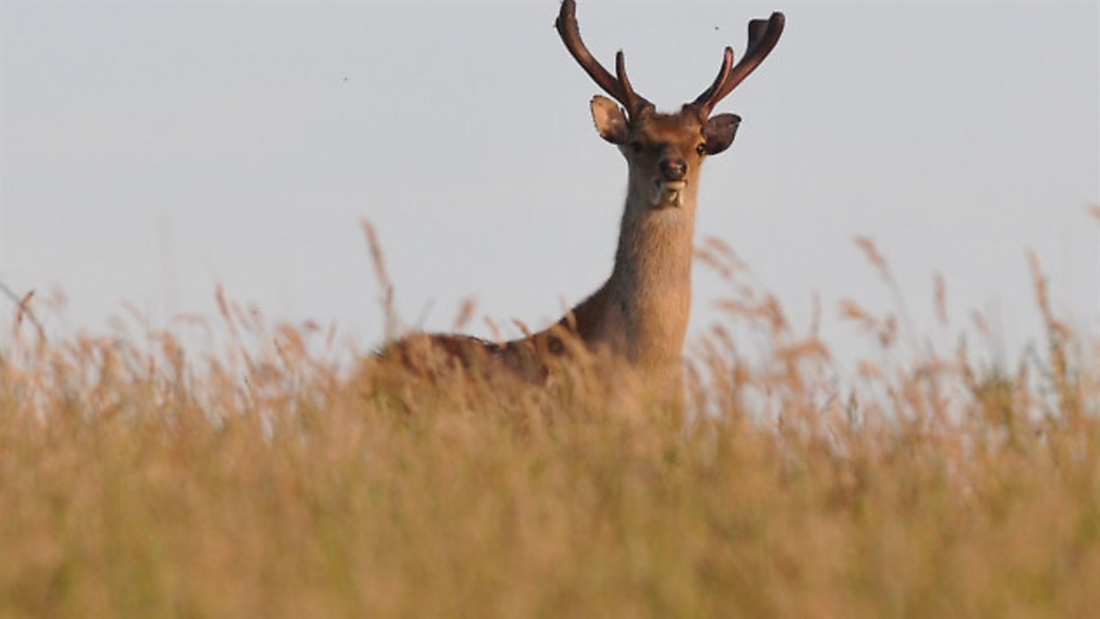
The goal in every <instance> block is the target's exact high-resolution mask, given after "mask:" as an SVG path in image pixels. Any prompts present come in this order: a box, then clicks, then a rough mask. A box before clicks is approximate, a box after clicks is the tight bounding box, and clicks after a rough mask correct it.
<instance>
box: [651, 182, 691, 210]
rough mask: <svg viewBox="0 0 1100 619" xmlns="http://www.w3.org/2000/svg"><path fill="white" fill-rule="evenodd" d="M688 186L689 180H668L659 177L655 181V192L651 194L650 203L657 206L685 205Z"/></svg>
mask: <svg viewBox="0 0 1100 619" xmlns="http://www.w3.org/2000/svg"><path fill="white" fill-rule="evenodd" d="M686 188H687V181H666V180H664V179H660V178H658V179H656V180H654V181H653V193H652V194H651V196H650V203H651V204H652V205H653V206H654V207H655V208H658V207H662V206H675V207H680V206H683V205H684V190H685V189H686Z"/></svg>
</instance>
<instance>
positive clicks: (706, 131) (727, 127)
mask: <svg viewBox="0 0 1100 619" xmlns="http://www.w3.org/2000/svg"><path fill="white" fill-rule="evenodd" d="M740 124H741V117H740V116H738V115H737V114H719V115H717V116H711V117H710V119H708V120H707V124H706V125H705V126H704V127H703V138H704V139H705V140H706V141H707V154H708V155H717V154H718V153H720V152H722V151H724V150H726V149H727V148H729V147H730V144H733V136H734V135H736V134H737V127H738V125H740Z"/></svg>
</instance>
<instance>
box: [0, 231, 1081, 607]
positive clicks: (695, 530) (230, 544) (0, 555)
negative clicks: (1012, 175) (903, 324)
mask: <svg viewBox="0 0 1100 619" xmlns="http://www.w3.org/2000/svg"><path fill="white" fill-rule="evenodd" d="M865 250H866V251H867V253H868V256H869V257H870V258H871V261H872V263H874V264H875V265H876V267H878V268H879V269H880V271H881V272H882V273H883V274H884V275H886V276H887V278H888V281H889V270H888V267H887V266H886V265H885V262H884V261H882V260H881V258H880V257H879V256H878V254H877V252H876V251H874V248H873V246H871V245H869V244H865ZM702 254H703V259H704V261H706V262H708V263H710V264H711V265H712V266H715V267H717V268H718V269H719V271H720V272H723V273H725V274H726V275H727V276H728V277H730V278H731V280H736V279H737V272H738V269H739V268H740V267H739V266H738V265H737V263H736V261H735V260H734V259H733V258H732V256H730V255H729V254H728V252H727V251H725V250H724V249H723V248H722V247H721V245H720V244H716V243H709V244H707V245H706V246H705V247H704V250H703V251H702ZM1033 266H1034V276H1035V283H1036V298H1037V300H1038V302H1039V306H1040V308H1041V310H1042V314H1043V316H1044V320H1045V325H1044V326H1045V332H1046V333H1047V341H1046V342H1045V345H1044V350H1043V352H1042V353H1041V354H1033V355H1024V356H1023V357H1024V360H1023V361H1022V362H1021V363H1020V365H1019V367H1015V368H1004V367H999V366H995V365H990V364H988V363H985V362H982V361H979V360H975V359H972V358H971V357H970V354H971V353H969V352H968V351H967V349H966V347H965V346H963V345H960V346H959V348H958V349H957V350H954V351H951V353H950V354H948V355H944V356H939V355H936V354H933V353H930V352H929V353H924V354H921V355H919V356H918V358H916V359H912V360H907V361H897V360H896V359H895V358H896V357H897V356H898V355H899V354H900V353H899V352H898V350H897V349H898V346H896V341H897V339H898V337H899V336H898V330H899V327H898V322H899V321H898V320H897V318H896V317H893V316H872V315H870V314H869V313H868V312H866V311H865V310H863V309H862V308H861V307H859V306H858V305H857V304H856V303H854V302H847V303H845V305H844V308H843V311H844V312H845V313H846V315H847V316H848V317H849V318H851V319H852V320H853V321H854V322H855V323H856V324H857V325H858V326H859V327H860V328H862V329H865V330H866V331H867V332H868V334H869V335H870V337H872V338H873V339H874V341H876V342H877V343H878V345H879V346H880V347H881V349H882V351H883V355H882V358H883V359H886V360H887V361H885V362H884V361H881V360H880V361H876V362H871V361H865V362H863V363H861V364H860V366H859V368H858V376H856V377H854V378H853V379H852V381H851V384H842V385H837V384H835V380H834V379H833V378H832V377H834V376H835V374H836V372H835V368H834V365H835V362H834V361H833V360H832V358H831V356H830V354H829V349H828V346H827V344H826V343H824V342H821V341H819V340H818V339H817V338H816V336H815V335H813V334H809V335H805V336H799V335H796V334H795V333H794V332H793V330H792V329H791V328H790V327H789V326H788V325H787V323H786V320H785V319H784V317H783V314H782V310H781V308H780V307H779V306H778V304H777V303H776V302H775V300H774V299H773V298H772V297H770V296H769V295H767V294H765V293H762V292H760V291H759V290H756V289H753V288H752V287H746V286H742V285H740V284H738V285H735V286H732V287H731V288H732V289H733V290H734V292H733V293H731V298H730V299H727V300H725V301H724V303H725V307H726V310H727V311H728V313H729V316H730V322H731V324H734V325H735V327H730V326H729V325H726V326H717V327H715V329H714V331H713V332H712V334H711V336H710V337H709V338H708V339H707V340H705V341H703V342H700V343H698V344H697V345H696V346H694V347H693V350H692V351H691V353H690V355H689V358H690V368H689V373H688V376H689V402H688V411H687V416H686V421H684V422H683V423H678V422H673V421H671V420H670V419H669V418H668V417H667V416H665V415H663V412H662V411H659V410H652V409H651V408H649V407H646V406H645V405H644V403H642V404H641V405H639V406H637V407H632V408H629V409H612V408H611V407H608V406H606V402H605V401H603V400H602V399H601V398H599V397H596V396H595V395H594V392H592V391H588V390H586V388H585V386H584V381H583V380H577V381H574V382H572V383H570V385H568V388H564V389H557V390H553V391H551V392H542V391H533V390H531V389H527V388H524V387H521V386H518V385H511V384H509V383H508V382H507V381H494V382H493V383H492V384H471V383H469V382H466V383H462V384H459V383H458V382H455V383H454V384H449V385H444V386H443V387H442V388H441V389H440V390H438V391H434V392H429V391H425V390H423V389H421V390H419V391H416V390H413V391H408V392H405V393H379V392H377V391H372V390H371V389H370V388H369V386H368V385H367V384H366V383H365V382H363V381H361V380H358V379H356V378H349V377H348V374H349V372H347V371H344V370H342V369H341V368H340V367H339V364H338V363H336V362H335V361H333V360H332V358H334V356H333V355H327V354H324V353H318V352H316V349H317V347H316V346H315V345H314V344H315V343H313V342H312V340H313V339H316V338H318V337H320V336H319V335H318V334H317V333H315V332H313V331H312V330H311V329H298V328H292V327H288V326H279V327H275V328H268V327H266V326H265V325H263V324H262V321H259V320H257V319H256V318H255V317H254V316H252V315H251V314H250V313H249V312H247V311H243V310H241V309H240V308H238V307H236V306H234V305H232V304H229V303H226V302H224V300H223V301H222V308H223V317H224V319H225V321H226V322H227V324H228V325H229V326H230V327H231V329H232V331H233V332H234V333H235V334H236V335H235V338H234V342H233V344H232V345H231V347H230V350H229V351H228V352H227V353H226V354H225V355H219V356H217V357H216V358H215V357H210V358H202V359H196V358H192V357H190V356H189V353H188V352H187V351H185V350H184V348H183V347H182V346H181V345H180V344H179V342H178V341H177V340H176V339H175V338H174V337H173V336H172V335H171V334H170V333H168V332H160V333H154V334H151V335H150V336H149V339H145V338H128V337H122V336H115V335H81V336H78V337H75V338H72V339H69V340H66V341H56V342H55V341H49V342H47V341H45V340H44V339H41V338H40V337H38V336H37V335H35V334H34V333H33V332H32V331H30V330H28V329H26V328H25V327H26V325H24V329H23V330H22V331H19V330H16V331H14V332H13V333H12V335H11V337H8V338H6V339H5V346H4V348H3V350H2V351H0V398H2V400H0V402H2V410H0V615H2V616H3V617H13V618H14V617H74V616H89V617H91V616H95V617H106V616H133V617H139V616H140V617H154V616H165V617H169V616H189V617H233V616H240V617H261V616H262V617H278V616H287V617H291V616H293V617H339V616H417V617H427V616H509V617H528V616H531V617H560V616H586V617H588V616H616V617H625V616H656V617H685V616H699V617H706V616H711V617H778V616H785V617H858V616H866V617H908V616H934V617H948V616H950V617H1002V616H1003V617H1097V616H1100V379H1098V376H1097V371H1098V359H1100V341H1097V339H1096V337H1095V336H1094V335H1091V336H1090V335H1088V334H1081V333H1078V332H1076V331H1075V330H1074V329H1073V328H1072V327H1071V326H1070V325H1069V324H1067V323H1065V322H1062V321H1060V320H1059V319H1058V318H1057V317H1056V316H1054V315H1053V313H1052V311H1051V309H1050V304H1049V302H1048V299H1047V293H1046V287H1045V280H1044V279H1043V278H1042V276H1041V275H1040V274H1039V269H1038V266H1037V265H1033ZM937 302H938V303H939V302H942V299H937ZM735 328H736V329H740V330H741V331H746V330H747V331H749V332H752V333H756V334H762V335H763V337H764V338H765V339H766V341H767V342H768V346H767V347H766V349H765V353H764V354H763V356H762V357H754V358H752V359H750V358H749V357H748V356H746V355H745V354H744V352H743V350H742V348H739V347H738V346H737V345H736V340H737V338H736V337H734V336H732V335H730V333H733V332H734V330H735ZM890 359H894V360H893V361H890ZM582 378H583V377H582Z"/></svg>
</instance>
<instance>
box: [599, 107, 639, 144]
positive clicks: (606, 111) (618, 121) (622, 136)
mask: <svg viewBox="0 0 1100 619" xmlns="http://www.w3.org/2000/svg"><path fill="white" fill-rule="evenodd" d="M590 106H591V108H592V120H593V121H595V123H596V131H598V132H599V133H600V137H601V138H603V139H605V140H607V141H608V142H611V143H612V144H626V143H627V142H628V141H629V140H630V121H628V120H627V119H626V114H624V113H623V111H622V109H620V108H619V104H618V103H615V102H614V101H612V100H611V99H608V98H607V97H601V96H600V95H596V96H595V97H592V103H591V104H590Z"/></svg>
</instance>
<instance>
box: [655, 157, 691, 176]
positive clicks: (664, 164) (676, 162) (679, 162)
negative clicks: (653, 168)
mask: <svg viewBox="0 0 1100 619" xmlns="http://www.w3.org/2000/svg"><path fill="white" fill-rule="evenodd" d="M660 167H661V175H662V176H664V177H665V180H666V181H680V180H683V179H684V174H687V162H686V161H684V160H683V159H662V160H661V163H660Z"/></svg>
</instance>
